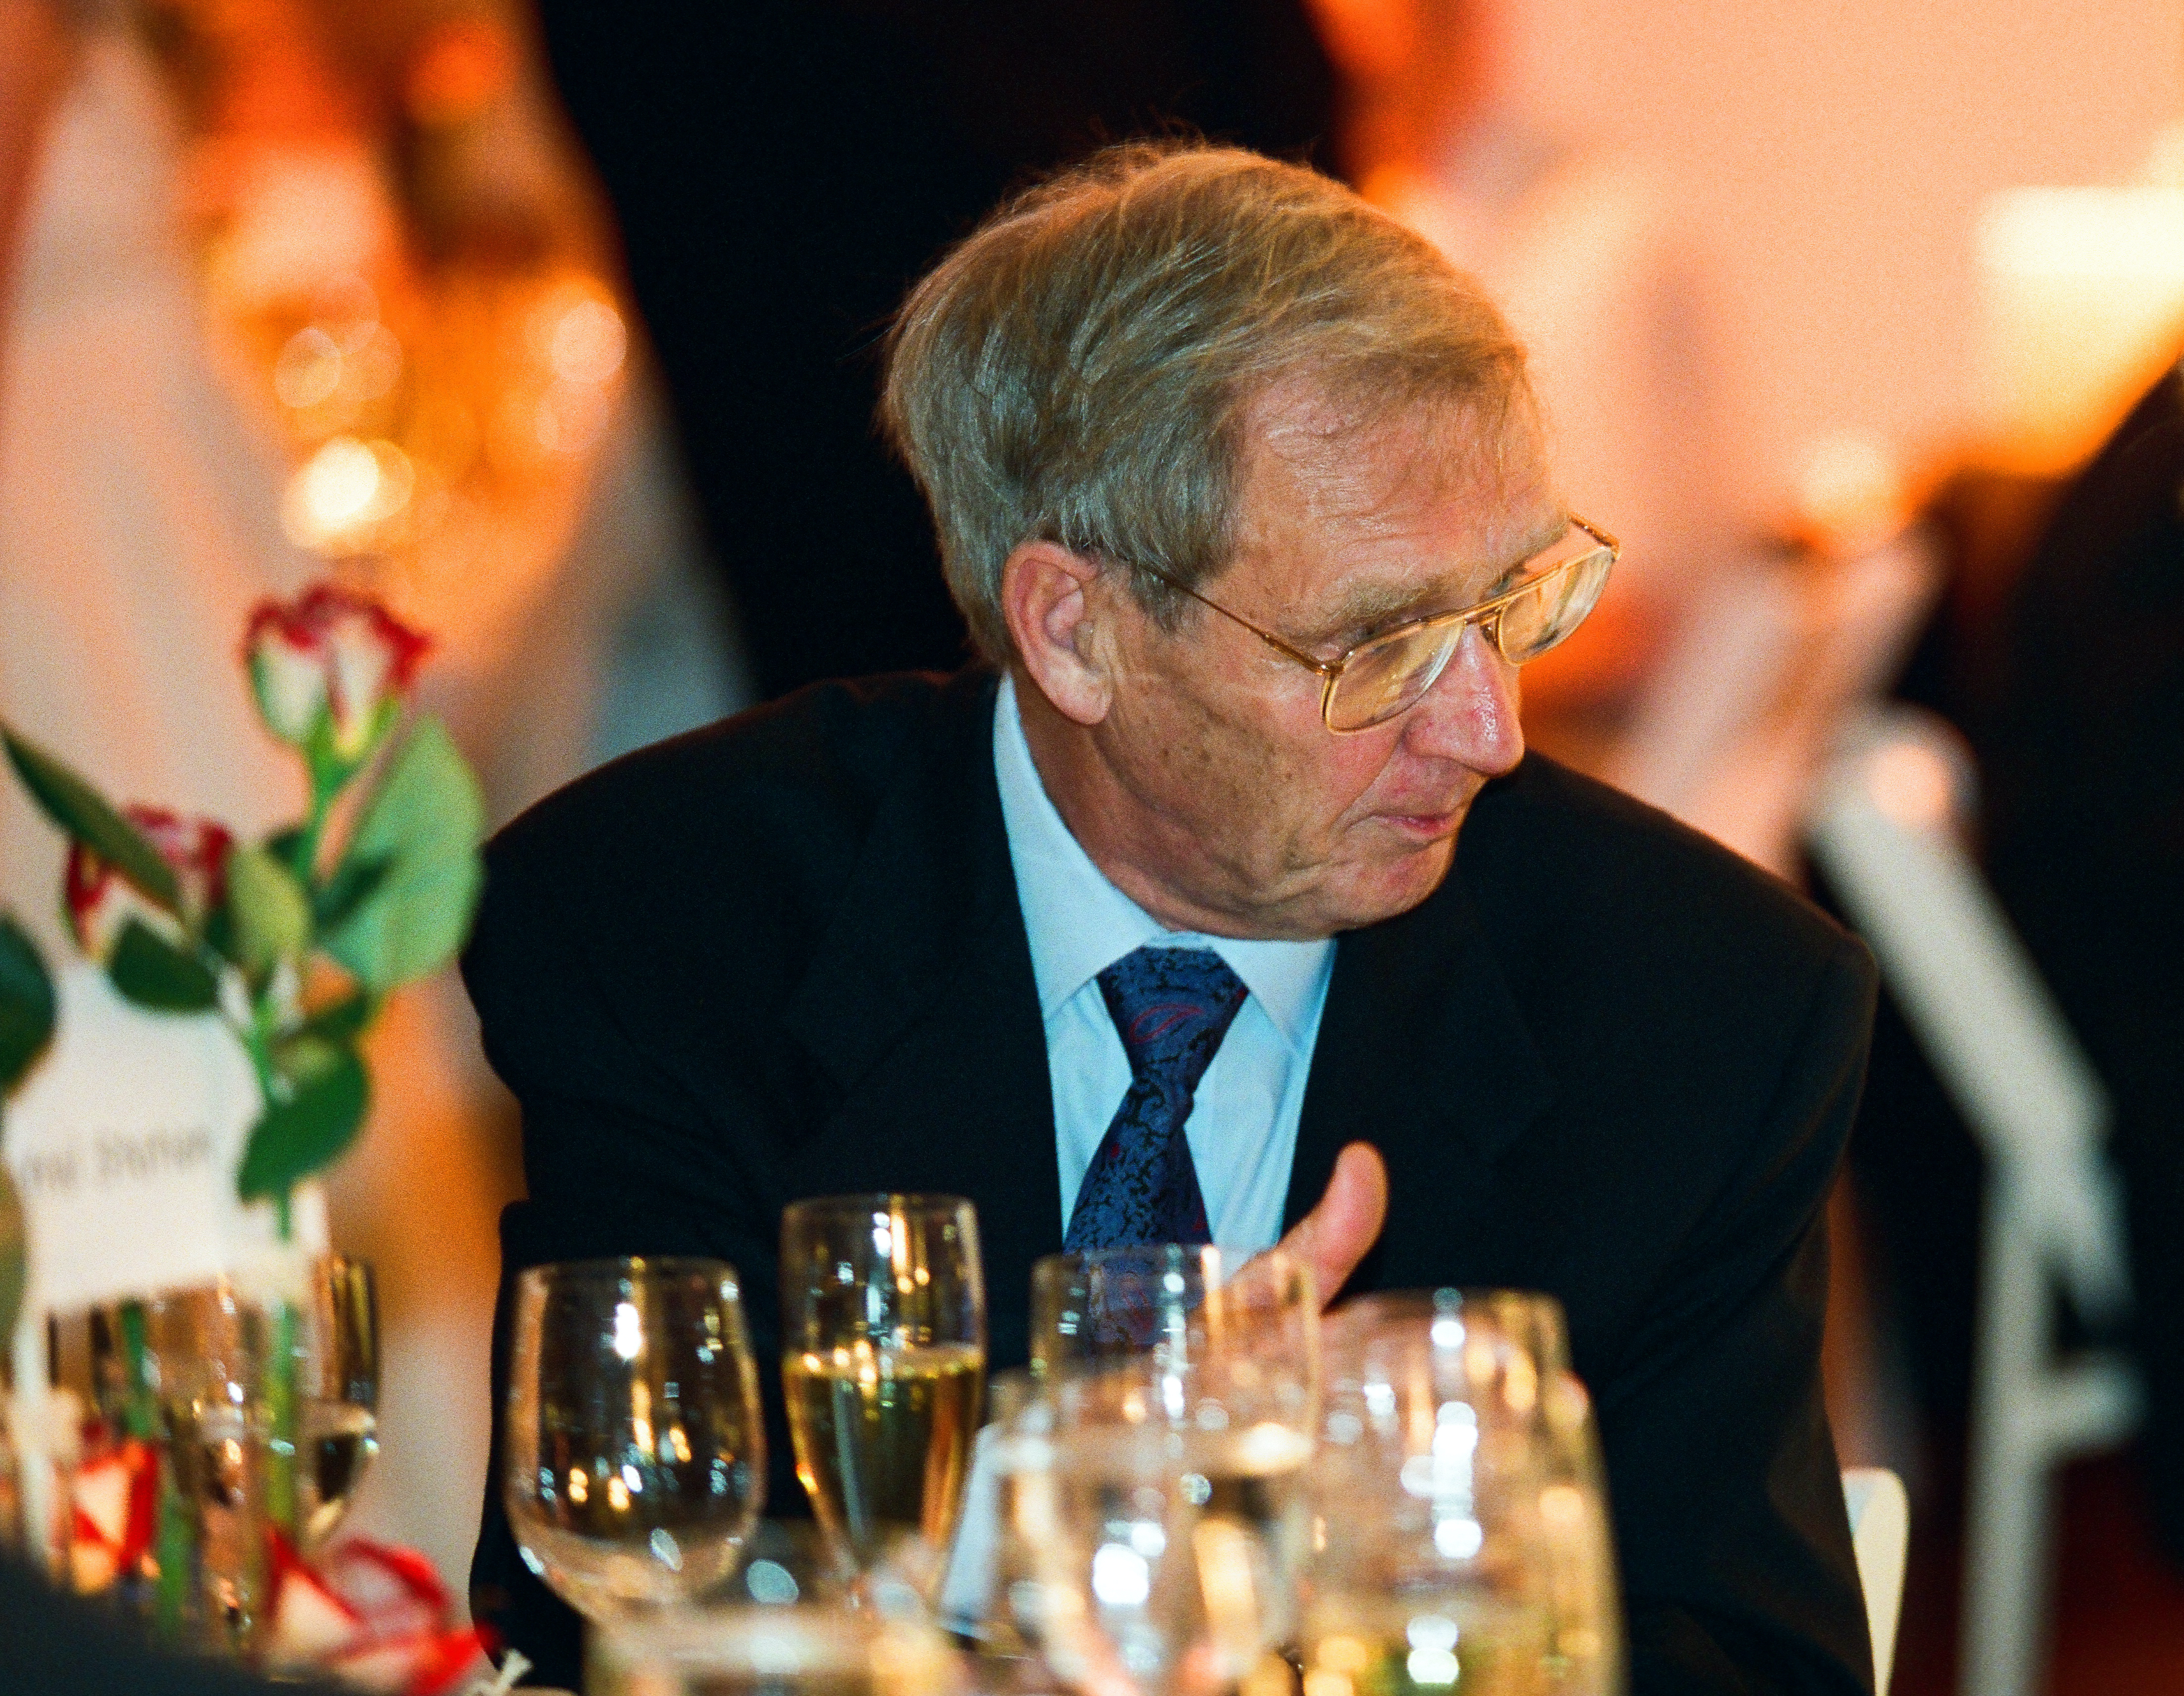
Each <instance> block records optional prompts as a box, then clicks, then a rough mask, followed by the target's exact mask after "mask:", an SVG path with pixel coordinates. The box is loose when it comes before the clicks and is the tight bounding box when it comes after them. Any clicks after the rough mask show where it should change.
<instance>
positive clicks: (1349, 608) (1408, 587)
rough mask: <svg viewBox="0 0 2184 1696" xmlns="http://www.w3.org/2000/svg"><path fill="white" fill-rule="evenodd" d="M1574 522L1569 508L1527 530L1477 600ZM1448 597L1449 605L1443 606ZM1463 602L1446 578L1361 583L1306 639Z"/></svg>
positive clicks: (1327, 638) (1502, 585) (1320, 639)
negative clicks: (1454, 598) (1422, 582)
mask: <svg viewBox="0 0 2184 1696" xmlns="http://www.w3.org/2000/svg"><path fill="white" fill-rule="evenodd" d="M1569 522H1570V521H1569V516H1568V514H1567V513H1559V512H1558V513H1557V514H1556V515H1555V516H1553V517H1552V518H1551V519H1548V520H1546V521H1544V522H1541V523H1540V524H1537V525H1535V526H1533V527H1531V528H1529V529H1528V530H1526V531H1524V532H1523V533H1521V534H1520V535H1519V536H1518V538H1517V541H1516V543H1515V544H1514V546H1513V549H1512V550H1511V557H1510V559H1509V563H1508V565H1507V566H1506V567H1505V568H1504V569H1503V570H1502V572H1501V573H1500V575H1498V576H1497V577H1495V579H1494V580H1493V582H1492V583H1490V584H1488V585H1487V586H1486V587H1485V589H1481V590H1480V591H1479V593H1478V594H1476V595H1474V596H1473V597H1472V600H1473V601H1474V603H1475V602H1477V601H1479V600H1488V599H1490V598H1491V597H1492V596H1494V595H1497V594H1500V593H1501V592H1502V590H1503V589H1507V588H1508V587H1509V586H1510V584H1511V583H1513V582H1514V581H1515V579H1516V575H1517V573H1518V572H1519V571H1521V570H1522V569H1523V568H1524V566H1525V565H1526V564H1527V563H1529V561H1531V560H1533V559H1534V558H1535V557H1537V556H1538V555H1540V554H1541V553H1542V552H1544V551H1545V550H1546V549H1548V548H1551V547H1552V546H1553V545H1554V544H1555V543H1556V542H1557V540H1558V539H1559V538H1561V537H1562V535H1563V532H1565V531H1566V530H1568V528H1569ZM1444 602H1446V605H1442V603H1444ZM1457 605H1458V603H1457V602H1455V601H1452V600H1450V598H1449V594H1448V590H1447V583H1446V580H1445V579H1444V580H1443V581H1442V582H1440V583H1429V584H1426V585H1424V586H1420V585H1418V584H1416V583H1357V584H1353V585H1352V586H1351V588H1349V589H1346V590H1345V591H1344V593H1343V594H1342V597H1341V599H1340V600H1338V601H1336V603H1335V605H1334V609H1333V610H1332V611H1329V613H1328V614H1327V615H1326V616H1324V617H1323V618H1322V619H1321V620H1319V621H1318V624H1317V626H1316V627H1315V628H1313V629H1312V630H1311V631H1310V632H1308V633H1306V634H1305V635H1304V637H1303V638H1302V640H1303V642H1304V643H1305V644H1307V645H1309V644H1322V643H1327V642H1332V641H1334V639H1337V638H1338V637H1341V636H1346V635H1349V634H1351V633H1353V632H1362V631H1366V630H1369V629H1372V628H1374V627H1375V626H1378V625H1396V624H1407V623H1409V622H1411V621H1412V619H1414V618H1423V617H1426V616H1429V615H1430V614H1431V613H1433V612H1435V611H1443V612H1453V611H1456V609H1457Z"/></svg>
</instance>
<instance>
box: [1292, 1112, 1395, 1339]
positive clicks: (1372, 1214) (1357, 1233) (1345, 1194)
mask: <svg viewBox="0 0 2184 1696" xmlns="http://www.w3.org/2000/svg"><path fill="white" fill-rule="evenodd" d="M1387 1216H1388V1167H1387V1163H1386V1162H1385V1161H1383V1160H1382V1159H1381V1158H1380V1151H1379V1149H1377V1148H1375V1147H1373V1145H1372V1144H1371V1143H1369V1142H1353V1143H1351V1145H1350V1146H1348V1147H1346V1148H1345V1149H1344V1150H1343V1151H1342V1152H1341V1153H1340V1154H1338V1155H1337V1156H1335V1158H1334V1176H1333V1177H1331V1178H1329V1180H1327V1190H1326V1192H1325V1193H1324V1194H1323V1195H1322V1196H1321V1197H1320V1198H1319V1203H1318V1206H1316V1207H1315V1208H1312V1211H1311V1212H1310V1213H1307V1214H1306V1215H1305V1216H1304V1217H1303V1218H1302V1219H1299V1220H1298V1221H1297V1222H1296V1225H1295V1229H1293V1230H1291V1231H1290V1234H1289V1235H1288V1236H1285V1237H1284V1238H1283V1239H1282V1243H1281V1246H1282V1247H1284V1248H1285V1249H1287V1250H1288V1251H1289V1252H1290V1253H1291V1254H1294V1255H1295V1256H1296V1257H1297V1258H1299V1259H1301V1260H1302V1261H1304V1262H1305V1263H1306V1264H1308V1265H1309V1266H1310V1267H1311V1268H1312V1280H1313V1282H1314V1284H1315V1286H1317V1287H1318V1291H1319V1299H1320V1300H1321V1301H1322V1302H1323V1303H1326V1302H1331V1301H1333V1300H1334V1293H1335V1292H1336V1291H1338V1290H1340V1288H1341V1287H1342V1286H1343V1285H1345V1284H1346V1283H1347V1282H1348V1281H1349V1280H1350V1275H1351V1273H1352V1272H1354V1271H1356V1270H1357V1263H1358V1262H1359V1261H1361V1260H1362V1259H1363V1258H1365V1254H1366V1251H1367V1250H1368V1249H1370V1248H1371V1247H1373V1243H1374V1242H1375V1241H1378V1240H1379V1236H1380V1225H1381V1222H1382V1221H1383V1220H1385V1219H1386V1218H1387Z"/></svg>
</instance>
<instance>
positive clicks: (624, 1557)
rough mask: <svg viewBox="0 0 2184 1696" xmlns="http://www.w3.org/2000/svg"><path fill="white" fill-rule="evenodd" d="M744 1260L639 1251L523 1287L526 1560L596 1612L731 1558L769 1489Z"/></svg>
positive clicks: (512, 1452) (655, 1597)
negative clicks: (743, 1289)
mask: <svg viewBox="0 0 2184 1696" xmlns="http://www.w3.org/2000/svg"><path fill="white" fill-rule="evenodd" d="M765 1444H766V1439H765V1434H764V1430H763V1427H762V1425H760V1414H759V1399H758V1377H757V1373H756V1371H755V1368H754V1367H753V1365H752V1362H751V1353H750V1343H749V1336H748V1335H747V1333H746V1331H745V1329H744V1311H743V1302H742V1298H741V1296H740V1294H739V1292H738V1286H737V1281H736V1275H735V1272H734V1269H733V1268H731V1267H729V1266H727V1265H726V1264H723V1263H722V1262H721V1261H717V1260H684V1259H654V1258H635V1259H624V1260H597V1261H584V1262H578V1263H576V1264H563V1265H554V1266H541V1267H535V1268H533V1269H531V1270H529V1271H527V1272H525V1273H524V1274H523V1275H522V1276H521V1278H520V1279H519V1280H517V1284H516V1306H515V1346H514V1355H513V1361H512V1367H511V1371H510V1395H509V1403H508V1410H507V1425H506V1456H505V1464H504V1471H503V1476H502V1486H503V1489H504V1492H505V1498H506V1502H507V1507H508V1519H509V1524H510V1527H511V1529H512V1530H513V1531H514V1532H515V1541H516V1545H517V1547H518V1548H520V1549H521V1552H522V1554H523V1559H524V1563H525V1565H527V1566H529V1567H530V1568H531V1570H532V1571H534V1572H536V1573H538V1576H540V1577H542V1578H543V1579H544V1580H545V1581H546V1582H547V1583H548V1584H549V1585H550V1586H552V1587H553V1588H554V1591H555V1592H556V1593H558V1594H559V1595H560V1597H561V1598H562V1599H564V1600H565V1601H566V1602H568V1603H569V1604H571V1605H572V1606H574V1607H575V1608H576V1609H577V1610H578V1611H579V1612H581V1613H582V1614H584V1615H587V1616H588V1617H589V1618H591V1619H593V1620H594V1621H597V1620H600V1619H603V1618H605V1617H607V1616H609V1615H611V1614H613V1613H615V1612H616V1611H617V1610H619V1609H621V1608H624V1607H627V1606H631V1605H643V1604H671V1603H687V1602H691V1601H694V1600H696V1599H698V1598H701V1597H703V1596H704V1595H705V1593H707V1592H708V1591H710V1590H711V1589H713V1588H714V1587H716V1585H718V1584H720V1583H721V1582H722V1581H723V1580H725V1579H726V1578H727V1576H728V1575H729V1573H730V1572H731V1571H733V1569H734V1566H735V1563H736V1558H737V1554H738V1551H739V1550H740V1549H741V1548H742V1547H743V1544H744V1540H745V1539H746V1538H747V1537H749V1534H750V1531H751V1526H752V1525H753V1523H754V1522H755V1520H756V1519H757V1517H758V1511H759V1505H760V1500H761V1498H762V1496H763V1492H764V1491H765V1487H766V1447H765Z"/></svg>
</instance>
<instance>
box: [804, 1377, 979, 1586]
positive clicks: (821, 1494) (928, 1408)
mask: <svg viewBox="0 0 2184 1696" xmlns="http://www.w3.org/2000/svg"><path fill="white" fill-rule="evenodd" d="M984 1376H985V1352H984V1351H983V1349H980V1348H978V1347H976V1346H974V1345H972V1344H967V1343H940V1344H937V1345H935V1346H933V1347H927V1348H921V1347H909V1348H905V1349H900V1350H889V1349H881V1348H875V1347H872V1344H871V1343H870V1342H863V1341H860V1342H854V1343H850V1344H848V1345H846V1346H844V1347H837V1348H834V1349H832V1350H829V1351H827V1353H816V1352H815V1353H798V1354H792V1355H790V1356H789V1357H788V1359H787V1360H785V1361H783V1363H782V1378H783V1383H784V1386H785V1387H786V1389H787V1392H788V1428H789V1431H790V1432H791V1433H792V1435H793V1436H794V1440H795V1444H796V1453H797V1456H798V1460H797V1468H796V1475H797V1476H798V1478H799V1479H800V1480H801V1481H803V1484H804V1487H805V1490H807V1491H808V1492H811V1505H812V1510H813V1512H814V1513H815V1514H816V1515H817V1516H818V1520H819V1523H820V1524H821V1525H822V1526H824V1527H825V1528H826V1530H827V1535H828V1536H830V1537H834V1538H835V1539H837V1540H838V1542H839V1543H843V1544H844V1545H845V1546H847V1547H848V1548H851V1549H853V1550H854V1551H855V1556H856V1559H857V1563H858V1565H860V1566H866V1565H870V1564H871V1563H872V1561H874V1560H876V1559H878V1558H879V1556H880V1554H881V1553H882V1552H883V1548H884V1547H885V1545H886V1543H888V1542H889V1539H890V1538H892V1537H897V1536H901V1535H904V1534H911V1535H916V1536H918V1537H923V1538H924V1539H925V1541H926V1542H927V1543H928V1544H930V1545H931V1546H932V1547H933V1548H945V1547H946V1546H947V1543H948V1537H949V1533H950V1527H951V1526H952V1524H953V1520H954V1517H955V1512H956V1503H957V1502H958V1501H959V1500H960V1499H961V1495H962V1491H963V1482H964V1477H965V1474H966V1472H967V1470H968V1467H969V1463H970V1456H971V1441H972V1437H974V1436H975V1435H976V1434H977V1431H978V1399H979V1392H980V1388H981V1386H982V1383H983V1379H984ZM807 1457H821V1458H824V1459H826V1460H827V1461H828V1462H829V1463H830V1464H823V1465H815V1464H812V1460H811V1459H807Z"/></svg>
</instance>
